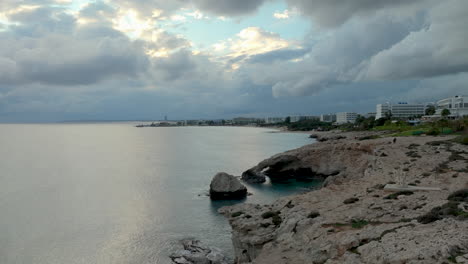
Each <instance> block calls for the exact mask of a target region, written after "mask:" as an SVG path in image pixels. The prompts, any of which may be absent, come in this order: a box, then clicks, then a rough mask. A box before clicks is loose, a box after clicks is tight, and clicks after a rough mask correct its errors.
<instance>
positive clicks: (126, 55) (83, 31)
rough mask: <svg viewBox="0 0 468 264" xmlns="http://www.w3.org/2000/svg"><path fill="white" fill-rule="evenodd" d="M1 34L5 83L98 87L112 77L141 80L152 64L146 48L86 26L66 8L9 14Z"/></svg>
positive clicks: (109, 31) (0, 54)
mask: <svg viewBox="0 0 468 264" xmlns="http://www.w3.org/2000/svg"><path fill="white" fill-rule="evenodd" d="M8 19H9V20H10V21H12V22H16V23H18V24H13V25H11V26H10V27H9V30H8V31H4V32H1V33H0V39H1V40H2V41H1V42H0V66H1V67H2V68H4V69H8V70H6V71H5V70H4V71H2V74H1V76H2V78H0V83H3V84H5V83H8V84H15V83H16V84H18V85H24V84H27V83H36V82H37V83H43V84H52V85H83V84H92V83H96V82H99V81H102V80H104V79H107V78H111V77H119V76H120V77H124V76H127V77H135V76H136V75H137V74H138V72H140V71H143V70H145V67H146V66H147V63H148V60H147V57H146V54H145V53H144V50H143V49H142V47H141V46H140V45H139V44H138V43H135V42H132V41H130V40H129V39H128V37H126V36H125V35H123V34H122V33H120V32H117V31H115V30H113V29H111V28H106V27H102V26H95V25H92V24H91V25H89V26H80V27H78V26H77V24H76V19H75V17H73V16H71V15H68V14H67V13H65V12H64V10H63V9H60V8H54V7H50V8H46V7H42V8H35V9H26V10H23V11H21V12H16V13H13V14H11V15H9V16H8Z"/></svg>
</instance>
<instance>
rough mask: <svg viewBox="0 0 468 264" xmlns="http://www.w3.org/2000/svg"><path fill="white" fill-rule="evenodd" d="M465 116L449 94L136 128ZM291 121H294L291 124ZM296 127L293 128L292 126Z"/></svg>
mask: <svg viewBox="0 0 468 264" xmlns="http://www.w3.org/2000/svg"><path fill="white" fill-rule="evenodd" d="M466 116H468V96H459V95H457V96H453V97H449V98H445V99H441V100H439V101H437V102H430V103H407V102H397V103H391V102H385V103H381V104H377V105H376V109H375V112H368V113H356V112H337V113H328V114H321V115H294V116H283V117H279V116H276V117H265V118H256V117H236V118H232V119H228V120H226V119H214V120H175V121H171V120H168V118H167V116H166V117H165V118H164V119H165V120H163V121H155V122H151V123H148V124H140V125H137V127H169V126H265V127H268V126H284V125H287V126H288V127H292V128H293V129H292V130H302V129H301V128H303V129H309V128H313V129H319V130H320V129H325V128H326V127H329V126H331V125H334V126H340V125H345V126H346V125H347V126H349V125H351V126H352V125H353V124H356V123H362V122H363V121H365V120H372V121H373V120H376V121H377V120H383V121H385V120H396V121H405V122H408V123H409V124H419V123H421V122H425V121H434V120H438V119H441V118H445V119H459V118H463V117H466ZM294 124H297V126H295V125H294ZM295 127H296V128H299V129H294V128H295Z"/></svg>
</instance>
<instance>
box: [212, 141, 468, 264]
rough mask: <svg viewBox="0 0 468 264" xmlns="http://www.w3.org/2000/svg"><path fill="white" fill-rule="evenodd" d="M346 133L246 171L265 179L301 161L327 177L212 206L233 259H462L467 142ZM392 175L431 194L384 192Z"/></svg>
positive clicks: (466, 244) (466, 245)
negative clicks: (265, 201) (276, 193)
mask: <svg viewBox="0 0 468 264" xmlns="http://www.w3.org/2000/svg"><path fill="white" fill-rule="evenodd" d="M348 138H349V139H350V140H347V141H334V142H329V141H327V142H323V143H316V144H313V145H310V146H305V147H303V148H300V149H297V150H293V151H288V152H286V153H283V154H280V155H276V156H274V157H272V158H270V159H267V160H265V161H263V162H261V163H260V164H259V165H257V166H255V167H254V168H252V169H251V170H250V172H256V173H263V174H266V175H268V177H270V178H274V177H297V175H296V173H297V172H298V171H301V170H300V169H304V168H305V169H310V171H308V173H310V174H309V176H310V175H312V176H311V177H325V176H326V177H327V181H328V184H327V185H326V186H325V187H323V188H321V189H319V190H316V191H312V192H309V193H305V194H300V195H295V196H290V197H283V198H281V199H279V200H277V201H276V202H274V203H273V204H271V205H254V204H238V205H235V206H231V207H223V208H221V209H220V212H221V213H222V214H224V215H225V216H226V217H227V218H228V219H229V223H230V225H231V227H232V241H233V245H234V250H235V255H236V261H237V263H256V264H263V263H265V264H266V263H284V264H296V263H297V264H299V263H312V264H315V263H325V264H335V263H336V264H337V263H356V264H361V263H368V264H370V263H372V264H379V263H421V264H423V263H424V264H426V263H428V264H436V263H438V264H440V263H465V262H466V260H467V259H468V258H467V257H466V256H468V233H467V232H466V230H468V201H466V200H465V199H466V196H467V191H466V189H467V188H468V180H467V179H468V149H467V147H466V146H463V145H458V144H454V143H450V142H449V143H437V144H434V143H432V142H433V141H434V140H439V141H440V140H447V139H450V138H442V139H441V138H437V137H402V138H399V139H398V140H397V141H396V142H395V143H393V141H392V139H393V138H380V139H369V140H364V141H359V140H358V139H355V138H356V137H355V136H354V135H353V136H348ZM358 138H359V137H358ZM410 151H411V153H410ZM382 153H385V155H381V154H382ZM414 153H416V154H417V155H414ZM302 171H305V170H302ZM336 172H338V174H336ZM332 174H336V175H332ZM402 174H405V176H406V181H407V182H408V184H410V185H420V186H427V187H439V188H441V191H431V192H423V191H420V192H412V193H404V194H399V193H396V192H388V191H385V190H384V188H383V187H384V186H385V184H386V183H390V182H394V181H396V177H397V176H401V175H402ZM317 175H318V176H317ZM327 175H328V176H327ZM388 197H391V199H390V198H388ZM345 201H346V202H345ZM349 201H352V202H349ZM247 216H248V217H247ZM456 261H457V262H456Z"/></svg>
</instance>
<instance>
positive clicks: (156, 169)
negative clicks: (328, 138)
mask: <svg viewBox="0 0 468 264" xmlns="http://www.w3.org/2000/svg"><path fill="white" fill-rule="evenodd" d="M271 132H272V130H268V129H259V128H237V127H178V128H135V127H133V124H129V123H107V124H50V125H43V124H41V125H6V124H4V125H0V263H2V264H13V263H15V264H19V263H25V264H32V263H34V264H45V263H47V264H54V263H60V264H65V263H66V264H73V263H80V264H81V263H83V264H84V263H86V264H90V263H105V264H107V263H113V264H115V263H117V264H118V263H125V264H126V263H138V264H145V263H152V264H154V263H168V262H169V259H168V257H167V256H168V254H169V253H170V252H171V251H173V250H174V248H175V247H177V246H178V244H177V241H179V240H180V239H183V238H187V237H195V238H197V239H200V240H202V241H203V242H205V243H206V244H211V245H215V246H218V247H220V248H222V249H223V250H225V251H226V252H228V253H232V248H231V242H230V228H229V225H228V223H227V221H226V220H225V219H224V218H223V217H222V216H220V215H219V214H217V209H218V208H219V207H220V206H223V205H226V204H227V203H225V202H216V203H214V202H211V201H210V200H209V198H208V197H206V196H205V195H203V194H204V193H206V192H207V191H208V188H209V187H208V186H209V183H210V181H211V178H212V177H213V175H214V174H215V173H217V172H219V171H225V172H228V173H231V174H234V175H240V174H241V173H242V171H244V170H246V169H248V168H250V167H251V166H254V165H255V164H257V163H258V162H259V161H261V160H263V159H265V158H268V157H269V156H271V155H273V154H276V153H279V152H282V151H285V150H288V149H292V148H296V147H299V146H302V145H305V144H307V143H310V142H311V140H310V139H308V138H307V135H305V134H288V133H271ZM248 187H249V191H250V192H252V193H253V195H252V196H249V197H248V198H247V200H246V202H255V203H267V202H271V201H273V200H274V199H275V198H278V197H280V196H282V195H287V194H291V193H294V192H298V191H301V190H303V188H304V187H307V186H304V185H302V184H291V185H275V186H271V185H262V186H248Z"/></svg>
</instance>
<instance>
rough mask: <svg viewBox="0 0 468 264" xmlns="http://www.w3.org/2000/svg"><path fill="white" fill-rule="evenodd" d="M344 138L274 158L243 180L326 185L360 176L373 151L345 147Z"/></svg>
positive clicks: (358, 146) (352, 145)
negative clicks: (323, 181) (311, 182)
mask: <svg viewBox="0 0 468 264" xmlns="http://www.w3.org/2000/svg"><path fill="white" fill-rule="evenodd" d="M343 138H345V137H340V139H341V140H339V141H338V140H337V141H334V142H333V143H331V142H326V143H320V144H313V145H308V146H305V147H302V148H299V149H296V150H292V151H288V152H285V153H282V154H279V155H275V156H273V157H271V158H269V159H266V160H264V161H262V162H260V163H259V164H258V165H257V166H255V167H253V168H251V169H249V170H247V171H246V172H244V173H243V174H242V180H244V181H246V182H249V183H262V182H264V181H265V177H266V176H268V177H269V178H270V179H271V181H272V182H275V181H278V182H282V181H287V180H290V179H295V180H298V181H311V180H325V179H326V181H325V185H326V184H329V183H330V182H331V181H334V182H339V181H343V179H345V178H347V177H351V178H352V177H356V176H359V175H362V174H363V173H364V170H365V169H366V168H367V156H369V155H371V154H372V147H371V146H369V145H364V144H361V143H359V142H358V143H354V142H352V143H348V142H346V141H345V140H343ZM337 142H339V143H337ZM330 176H332V177H330ZM327 178H328V179H327Z"/></svg>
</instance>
